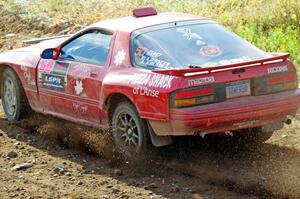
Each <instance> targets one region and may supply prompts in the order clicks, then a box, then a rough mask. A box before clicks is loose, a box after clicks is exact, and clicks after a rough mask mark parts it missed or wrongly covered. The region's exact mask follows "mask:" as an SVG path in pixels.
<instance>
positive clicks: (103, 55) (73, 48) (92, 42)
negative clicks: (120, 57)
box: [59, 30, 112, 66]
mask: <svg viewBox="0 0 300 199" xmlns="http://www.w3.org/2000/svg"><path fill="white" fill-rule="evenodd" d="M111 38H112V34H111V33H103V32H100V31H98V30H97V31H92V32H87V33H85V34H84V35H82V36H80V37H78V38H76V39H74V40H72V41H71V42H70V43H68V44H66V45H65V46H63V47H62V49H61V52H60V55H59V57H60V58H63V59H69V60H72V61H78V62H86V63H91V64H96V65H101V66H103V65H104V64H105V62H106V59H107V55H108V53H109V46H110V41H111Z"/></svg>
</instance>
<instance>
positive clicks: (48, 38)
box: [23, 35, 71, 47]
mask: <svg viewBox="0 0 300 199" xmlns="http://www.w3.org/2000/svg"><path fill="white" fill-rule="evenodd" d="M70 36H71V35H60V36H54V37H44V38H39V39H30V40H25V41H23V46H24V47H26V46H30V45H34V44H38V43H40V42H42V41H46V40H51V39H60V38H65V37H70Z"/></svg>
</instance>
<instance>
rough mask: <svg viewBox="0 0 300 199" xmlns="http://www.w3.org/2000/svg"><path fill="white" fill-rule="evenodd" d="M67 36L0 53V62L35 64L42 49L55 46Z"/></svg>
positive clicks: (23, 64)
mask: <svg viewBox="0 0 300 199" xmlns="http://www.w3.org/2000/svg"><path fill="white" fill-rule="evenodd" d="M66 39H67V38H59V39H51V40H45V41H42V42H40V43H38V44H35V45H31V46H28V47H24V48H18V49H14V50H10V51H7V52H4V53H1V54H0V64H8V65H10V64H15V65H22V66H31V67H33V66H37V64H38V62H39V60H40V55H41V53H42V51H43V50H44V49H47V48H55V47H57V46H59V45H60V44H61V43H62V42H64V41H65V40H66Z"/></svg>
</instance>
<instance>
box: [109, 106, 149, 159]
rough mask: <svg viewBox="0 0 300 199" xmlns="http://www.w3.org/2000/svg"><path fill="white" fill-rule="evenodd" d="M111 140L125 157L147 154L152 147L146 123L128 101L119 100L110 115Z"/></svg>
mask: <svg viewBox="0 0 300 199" xmlns="http://www.w3.org/2000/svg"><path fill="white" fill-rule="evenodd" d="M112 133H113V140H114V143H115V145H116V147H117V148H118V149H119V151H120V152H121V153H122V154H123V155H125V157H127V158H134V157H136V156H139V155H143V156H144V155H147V154H149V152H150V151H151V149H152V146H151V143H150V136H149V133H148V127H147V123H146V122H145V121H144V120H142V119H141V118H140V117H139V115H138V112H137V110H136V108H135V107H134V106H133V105H132V104H131V103H129V102H121V103H120V104H119V105H118V106H117V108H116V109H115V111H114V113H113V117H112Z"/></svg>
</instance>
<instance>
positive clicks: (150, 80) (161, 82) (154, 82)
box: [129, 74, 174, 89]
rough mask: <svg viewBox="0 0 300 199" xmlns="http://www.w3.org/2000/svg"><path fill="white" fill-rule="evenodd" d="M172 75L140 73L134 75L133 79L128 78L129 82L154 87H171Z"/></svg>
mask: <svg viewBox="0 0 300 199" xmlns="http://www.w3.org/2000/svg"><path fill="white" fill-rule="evenodd" d="M173 79H174V76H168V75H161V74H155V75H151V74H140V75H136V76H135V78H134V79H132V80H130V81H129V83H130V84H135V85H142V86H149V87H154V88H164V89H167V88H171V86H172V80H173Z"/></svg>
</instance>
